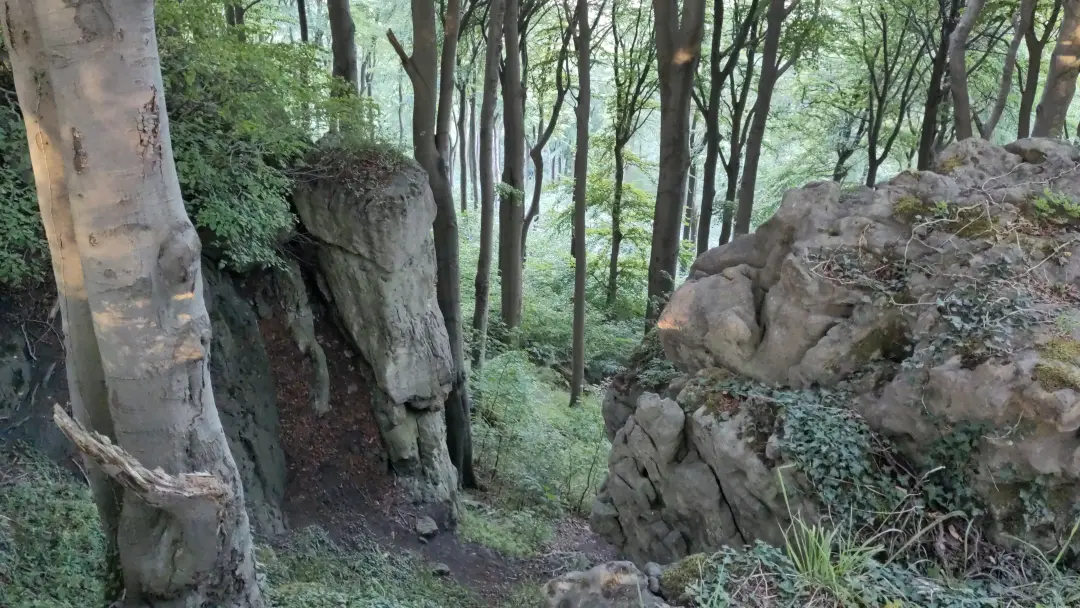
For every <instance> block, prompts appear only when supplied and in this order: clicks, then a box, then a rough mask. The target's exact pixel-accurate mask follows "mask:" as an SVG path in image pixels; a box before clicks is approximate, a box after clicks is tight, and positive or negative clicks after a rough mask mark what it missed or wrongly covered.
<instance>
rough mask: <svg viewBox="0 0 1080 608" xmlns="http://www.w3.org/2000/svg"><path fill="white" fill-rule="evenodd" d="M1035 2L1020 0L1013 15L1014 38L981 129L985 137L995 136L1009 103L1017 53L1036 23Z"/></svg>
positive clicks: (1006, 54)
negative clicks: (992, 101) (992, 103)
mask: <svg viewBox="0 0 1080 608" xmlns="http://www.w3.org/2000/svg"><path fill="white" fill-rule="evenodd" d="M1035 3H1036V0H1020V9H1019V10H1018V11H1017V12H1016V15H1015V16H1014V17H1013V39H1012V41H1011V42H1010V43H1009V48H1008V50H1007V51H1006V52H1005V60H1004V65H1003V66H1002V71H1001V81H1000V84H998V92H997V97H996V98H995V99H994V105H993V107H992V108H991V109H990V115H989V116H987V118H986V120H985V121H983V125H982V128H981V129H980V131H981V132H982V137H983V139H990V138H991V137H993V135H994V129H996V128H997V125H998V121H1000V120H1001V115H1002V113H1004V112H1005V106H1006V105H1007V104H1008V103H1009V91H1011V90H1012V81H1013V72H1014V71H1015V70H1016V53H1017V51H1019V50H1020V43H1021V42H1022V41H1023V40H1024V34H1025V33H1026V32H1027V31H1028V30H1029V29H1031V24H1032V23H1034V20H1035Z"/></svg>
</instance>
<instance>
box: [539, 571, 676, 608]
mask: <svg viewBox="0 0 1080 608" xmlns="http://www.w3.org/2000/svg"><path fill="white" fill-rule="evenodd" d="M648 579H649V577H648V576H646V575H645V574H643V573H642V572H641V571H640V570H638V569H637V567H636V566H634V564H632V563H630V562H610V563H606V564H600V565H599V566H596V567H594V568H592V569H591V570H588V571H586V572H571V573H569V574H564V575H562V576H560V577H559V578H556V579H553V580H551V581H549V582H548V584H547V585H545V586H544V597H545V599H546V600H547V605H548V606H550V607H551V608H670V606H669V605H668V604H666V603H664V601H663V600H662V599H660V598H659V597H657V596H656V595H655V594H653V593H652V592H651V591H649V580H648Z"/></svg>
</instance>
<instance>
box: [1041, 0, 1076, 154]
mask: <svg viewBox="0 0 1080 608" xmlns="http://www.w3.org/2000/svg"><path fill="white" fill-rule="evenodd" d="M1064 5H1065V10H1064V14H1063V15H1062V18H1061V28H1060V29H1059V31H1058V41H1057V44H1056V45H1055V46H1054V52H1053V54H1051V55H1050V72H1049V73H1048V74H1047V75H1046V84H1045V85H1044V86H1043V96H1042V99H1041V100H1040V101H1039V106H1038V107H1037V108H1036V109H1035V126H1034V127H1033V128H1032V129H1031V135H1032V136H1034V137H1061V136H1062V134H1063V133H1064V131H1065V118H1066V115H1067V114H1068V112H1069V105H1070V104H1071V103H1072V98H1073V95H1074V94H1075V92H1076V76H1077V73H1078V72H1080V1H1078V0H1065V2H1064Z"/></svg>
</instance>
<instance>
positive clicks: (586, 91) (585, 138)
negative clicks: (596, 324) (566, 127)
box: [570, 0, 592, 407]
mask: <svg viewBox="0 0 1080 608" xmlns="http://www.w3.org/2000/svg"><path fill="white" fill-rule="evenodd" d="M589 25H590V24H589V2H588V0H578V4H577V31H578V39H577V48H578V104H577V149H576V151H575V152H574V249H575V254H576V255H575V257H574V336H573V349H572V350H573V357H572V359H573V361H572V366H573V368H572V370H571V372H572V373H571V378H572V379H571V382H570V407H574V406H576V405H577V404H578V402H579V400H580V399H581V389H582V387H583V386H584V384H585V271H586V268H585V265H586V258H587V256H586V251H585V196H586V181H587V177H588V175H589V115H590V110H591V108H590V104H591V103H592V98H591V90H590V89H591V86H592V83H591V82H590V77H589V62H590V61H591V55H592V52H591V51H592V49H591V48H590V46H591V45H592V39H591V32H589Z"/></svg>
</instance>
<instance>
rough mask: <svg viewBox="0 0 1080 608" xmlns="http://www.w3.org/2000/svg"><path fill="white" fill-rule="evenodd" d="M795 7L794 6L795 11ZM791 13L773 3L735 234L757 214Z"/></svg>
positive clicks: (744, 231)
mask: <svg viewBox="0 0 1080 608" xmlns="http://www.w3.org/2000/svg"><path fill="white" fill-rule="evenodd" d="M794 6H795V5H794V4H792V8H794ZM789 13H790V9H788V8H786V7H785V6H784V0H769V9H768V12H767V14H766V22H767V26H766V27H767V29H766V31H765V45H764V48H763V49H762V51H761V76H760V78H759V79H758V87H757V101H756V102H755V103H754V119H753V120H752V121H751V122H750V129H749V132H748V134H747V140H746V163H745V165H744V166H743V169H742V174H743V175H742V184H740V186H739V204H738V209H737V212H736V215H735V234H747V233H748V232H750V219H751V218H752V217H753V212H754V191H755V189H756V188H757V173H758V163H759V162H761V146H762V144H763V143H764V139H765V125H766V123H767V122H768V120H769V108H770V107H771V106H772V95H773V91H774V90H775V88H776V80H777V79H778V78H779V76H780V70H779V66H778V65H777V55H778V52H779V49H780V34H781V29H782V28H783V25H784V21H785V20H786V19H787V17H788V14H789Z"/></svg>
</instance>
